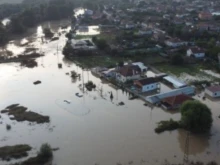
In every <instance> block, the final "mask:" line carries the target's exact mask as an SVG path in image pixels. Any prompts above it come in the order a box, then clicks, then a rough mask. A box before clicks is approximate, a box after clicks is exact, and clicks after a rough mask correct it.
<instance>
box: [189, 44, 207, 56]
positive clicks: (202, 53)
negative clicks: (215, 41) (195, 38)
mask: <svg viewBox="0 0 220 165" xmlns="http://www.w3.org/2000/svg"><path fill="white" fill-rule="evenodd" d="M186 55H187V56H188V57H195V58H204V57H205V51H204V50H203V49H201V48H199V47H193V48H189V49H188V50H187V52H186Z"/></svg>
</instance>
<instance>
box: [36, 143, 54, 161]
mask: <svg viewBox="0 0 220 165" xmlns="http://www.w3.org/2000/svg"><path fill="white" fill-rule="evenodd" d="M52 156H53V152H52V149H51V146H50V145H49V144H47V143H45V144H42V145H41V147H40V152H39V153H38V157H40V158H42V159H43V158H45V159H49V158H51V157H52Z"/></svg>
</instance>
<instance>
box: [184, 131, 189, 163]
mask: <svg viewBox="0 0 220 165" xmlns="http://www.w3.org/2000/svg"><path fill="white" fill-rule="evenodd" d="M189 138H190V132H189V131H187V133H186V141H185V150H184V157H183V164H184V165H187V164H188V163H189Z"/></svg>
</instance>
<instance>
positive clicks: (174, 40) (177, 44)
mask: <svg viewBox="0 0 220 165" xmlns="http://www.w3.org/2000/svg"><path fill="white" fill-rule="evenodd" d="M165 44H166V45H167V46H169V47H173V48H176V47H180V46H185V45H187V42H185V41H181V40H180V39H178V38H171V39H169V40H166V41H165Z"/></svg>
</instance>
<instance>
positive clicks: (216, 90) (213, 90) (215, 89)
mask: <svg viewBox="0 0 220 165" xmlns="http://www.w3.org/2000/svg"><path fill="white" fill-rule="evenodd" d="M205 94H207V95H209V96H210V97H213V98H217V97H220V85H215V86H211V87H207V88H206V89H205Z"/></svg>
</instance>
